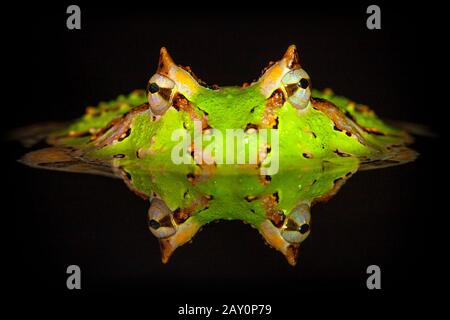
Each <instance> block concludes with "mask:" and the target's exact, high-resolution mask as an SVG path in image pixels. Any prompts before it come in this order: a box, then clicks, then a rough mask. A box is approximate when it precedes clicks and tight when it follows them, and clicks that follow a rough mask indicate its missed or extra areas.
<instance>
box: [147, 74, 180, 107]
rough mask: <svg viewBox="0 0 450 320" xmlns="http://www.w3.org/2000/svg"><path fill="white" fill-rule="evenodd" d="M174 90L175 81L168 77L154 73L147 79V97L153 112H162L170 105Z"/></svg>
mask: <svg viewBox="0 0 450 320" xmlns="http://www.w3.org/2000/svg"><path fill="white" fill-rule="evenodd" d="M174 92H175V82H173V81H172V80H170V79H169V78H167V77H165V76H163V75H160V74H158V73H157V74H155V75H153V77H151V78H150V80H149V81H148V86H147V97H148V103H149V105H150V108H151V110H152V112H153V114H156V115H161V114H163V113H164V112H165V111H166V110H167V109H168V108H169V107H170V106H171V105H172V99H173V96H174Z"/></svg>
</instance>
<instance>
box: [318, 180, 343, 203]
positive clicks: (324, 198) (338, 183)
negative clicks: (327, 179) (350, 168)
mask: <svg viewBox="0 0 450 320" xmlns="http://www.w3.org/2000/svg"><path fill="white" fill-rule="evenodd" d="M347 178H348V176H347V175H346V176H344V177H341V178H338V179H336V180H334V186H333V188H332V189H331V190H330V191H328V192H327V193H325V194H324V195H322V196H320V197H317V198H315V199H314V200H313V201H312V204H311V206H312V205H315V204H317V203H319V202H326V201H328V200H330V199H331V198H333V197H334V196H335V195H336V193H338V191H339V190H340V189H341V187H342V186H343V185H344V184H345V182H346V181H347Z"/></svg>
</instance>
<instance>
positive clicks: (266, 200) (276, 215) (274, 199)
mask: <svg viewBox="0 0 450 320" xmlns="http://www.w3.org/2000/svg"><path fill="white" fill-rule="evenodd" d="M278 200H279V199H278V193H277V192H275V193H274V194H270V195H264V196H262V197H261V202H262V205H263V208H264V211H265V212H266V217H267V218H268V219H269V220H270V221H271V222H272V223H273V225H274V226H276V227H277V228H279V227H281V225H282V224H283V222H284V219H285V216H284V213H283V211H282V210H279V209H277V208H276V206H277V205H278Z"/></svg>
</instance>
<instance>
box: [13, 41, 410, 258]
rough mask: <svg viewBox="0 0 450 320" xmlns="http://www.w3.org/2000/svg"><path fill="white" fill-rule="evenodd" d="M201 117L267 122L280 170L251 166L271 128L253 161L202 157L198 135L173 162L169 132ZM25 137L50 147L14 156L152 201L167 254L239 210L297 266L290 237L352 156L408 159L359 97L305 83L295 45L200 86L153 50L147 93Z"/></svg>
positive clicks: (398, 134)
mask: <svg viewBox="0 0 450 320" xmlns="http://www.w3.org/2000/svg"><path fill="white" fill-rule="evenodd" d="M198 123H200V129H201V130H202V132H203V133H204V136H206V137H208V135H210V136H211V135H214V134H215V133H216V132H218V131H226V129H241V130H243V133H244V136H245V138H246V139H247V140H249V139H251V138H252V137H254V133H255V132H260V131H262V130H261V129H276V130H277V133H278V138H279V140H278V141H279V145H278V148H277V151H278V154H277V156H278V158H279V168H280V173H278V174H276V175H271V176H268V175H263V176H260V175H259V174H258V172H259V171H255V170H256V169H258V168H261V167H262V168H264V167H268V166H270V165H271V158H273V157H274V149H273V148H271V143H272V142H274V141H272V140H271V138H270V137H269V139H268V140H267V141H260V140H257V142H256V143H257V150H258V152H259V153H258V159H257V163H256V164H254V165H227V164H223V162H222V161H219V160H221V159H217V158H216V159H215V158H214V156H216V157H217V154H218V153H217V152H212V153H211V158H212V159H210V160H212V161H211V162H210V163H209V164H204V163H200V162H199V161H198V159H197V158H196V156H195V152H193V151H192V150H195V148H196V147H197V146H195V145H193V146H191V147H192V149H190V152H191V154H190V153H189V152H188V153H187V154H188V164H185V165H175V164H174V163H173V161H172V160H173V158H172V150H173V149H174V147H176V146H177V145H178V143H179V142H178V141H176V140H174V139H173V136H172V134H173V132H174V131H176V130H184V131H185V132H186V133H187V134H188V135H194V127H195V124H198ZM44 129H45V130H44ZM19 134H20V133H19ZM22 137H24V138H30V137H31V138H37V137H45V138H46V140H47V142H48V143H49V144H50V145H53V147H51V148H46V149H42V150H38V151H34V152H31V153H29V154H27V155H26V156H25V157H24V158H23V162H24V163H26V164H28V165H31V166H35V167H40V168H48V169H55V170H64V171H75V172H89V173H95V174H104V175H117V174H120V175H122V176H123V178H124V179H125V181H126V182H127V184H128V185H129V186H130V187H131V188H132V189H133V190H134V191H136V192H137V193H139V194H141V195H142V196H144V197H145V198H150V199H152V205H151V208H150V211H149V216H150V220H149V221H150V222H149V226H150V229H151V230H152V232H153V233H154V234H155V235H156V236H158V237H159V238H160V241H161V247H162V249H163V260H164V261H167V259H168V258H169V256H170V254H171V253H172V252H173V250H175V248H176V247H177V246H179V245H181V244H183V243H185V242H186V241H188V240H189V239H190V238H191V237H192V236H193V234H194V233H195V232H196V231H197V230H198V228H199V227H200V226H202V225H203V224H205V223H208V222H210V221H212V220H215V219H240V220H244V221H247V222H249V223H250V224H252V225H253V226H255V227H256V228H258V230H259V231H260V232H261V233H262V234H263V236H264V237H265V239H266V240H267V241H268V242H269V244H271V245H272V246H273V247H275V248H277V249H278V250H280V251H281V252H283V253H284V254H285V255H286V256H287V258H288V260H289V262H290V263H292V264H294V263H295V256H296V252H297V248H298V245H299V243H300V242H301V241H302V240H303V239H304V238H305V237H306V236H307V234H308V232H309V219H310V215H309V207H310V205H311V204H312V203H314V202H317V201H320V199H322V198H323V197H329V196H331V194H332V193H333V191H336V190H337V189H338V186H340V184H341V182H340V181H343V180H344V179H345V178H346V177H347V176H348V175H349V174H351V173H352V172H354V171H356V169H357V168H358V166H359V167H360V168H361V167H362V168H371V167H381V166H387V165H393V164H397V163H402V162H406V161H410V160H413V159H414V158H415V153H414V152H413V151H412V150H410V149H408V148H406V147H405V145H406V144H408V143H410V142H411V141H412V139H411V137H410V136H409V135H408V134H407V133H406V132H403V131H401V130H399V129H397V128H394V127H392V126H390V125H388V124H386V123H385V122H383V121H381V120H380V119H379V118H378V117H377V116H376V115H375V114H374V112H373V111H372V110H370V109H369V108H368V107H366V106H364V105H359V104H356V103H353V102H351V101H349V100H347V99H345V98H343V97H338V96H335V95H333V94H332V93H331V92H329V91H325V92H319V91H313V90H312V89H311V80H310V78H309V76H308V74H307V73H306V72H305V71H304V70H303V69H302V68H301V67H300V63H299V58H298V55H297V51H296V48H295V46H291V47H289V48H288V50H287V51H286V53H285V55H284V56H283V58H282V59H281V60H280V61H278V62H276V63H272V64H270V65H269V67H267V68H266V69H265V71H264V73H263V75H262V76H261V77H260V78H259V79H258V80H257V81H255V82H253V83H250V84H244V85H243V86H242V87H223V88H220V87H217V86H212V87H208V86H206V85H205V84H204V83H203V82H202V81H200V80H198V79H197V78H196V77H195V76H194V75H193V73H192V71H191V70H190V68H188V67H181V66H178V65H176V64H175V63H174V62H173V60H172V58H171V57H170V56H169V54H168V53H167V51H166V49H165V48H162V49H161V56H160V61H159V64H158V68H157V72H156V74H155V75H153V76H152V77H151V78H150V80H149V83H148V86H147V94H146V95H145V94H144V93H143V92H141V91H136V92H133V93H131V94H130V95H129V96H127V97H125V96H120V97H119V98H118V99H117V100H115V101H111V102H108V103H101V104H100V105H99V106H98V107H88V108H87V109H86V114H85V115H84V116H83V117H82V118H80V119H78V120H76V121H74V122H72V123H71V124H69V125H67V126H65V127H59V128H58V129H55V126H48V127H47V128H42V127H41V128H40V129H36V128H34V129H30V130H28V131H27V132H23V133H22ZM202 139H207V138H202ZM209 140H211V139H209ZM193 141H195V140H193ZM205 147H208V145H207V144H205ZM236 173H240V174H236ZM180 177H181V178H180ZM186 177H187V178H186ZM300 186H301V187H300ZM308 192H312V193H311V194H309V193H308Z"/></svg>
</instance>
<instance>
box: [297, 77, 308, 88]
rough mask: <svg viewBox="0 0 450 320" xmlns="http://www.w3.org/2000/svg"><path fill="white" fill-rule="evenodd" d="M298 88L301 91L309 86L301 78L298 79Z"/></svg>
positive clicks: (306, 80) (305, 80) (304, 79)
mask: <svg viewBox="0 0 450 320" xmlns="http://www.w3.org/2000/svg"><path fill="white" fill-rule="evenodd" d="M298 86H299V87H300V88H302V89H306V88H308V86H309V81H308V79H306V78H302V79H300V81H299V82H298Z"/></svg>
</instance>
